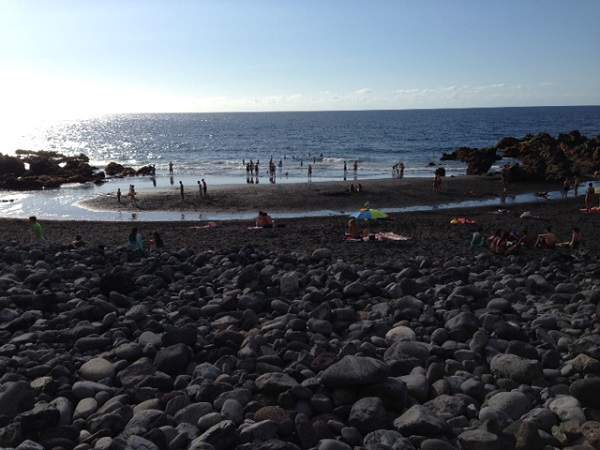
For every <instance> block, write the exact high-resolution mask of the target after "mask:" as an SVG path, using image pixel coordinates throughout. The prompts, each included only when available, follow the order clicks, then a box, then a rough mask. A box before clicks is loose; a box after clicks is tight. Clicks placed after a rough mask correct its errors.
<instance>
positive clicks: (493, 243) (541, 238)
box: [470, 226, 583, 256]
mask: <svg viewBox="0 0 600 450" xmlns="http://www.w3.org/2000/svg"><path fill="white" fill-rule="evenodd" d="M582 242H583V236H582V234H581V230H580V229H579V228H578V227H573V229H572V231H571V239H570V240H569V241H566V242H560V241H559V239H558V237H557V236H556V234H555V233H554V232H553V231H552V227H551V226H547V227H546V229H545V231H544V232H543V233H539V234H535V233H532V232H531V231H530V230H529V229H528V228H524V229H523V230H521V231H518V230H511V231H507V230H502V229H496V230H495V231H494V232H493V233H492V235H491V236H489V237H487V238H486V237H485V235H484V231H483V227H479V228H478V229H477V231H475V232H473V234H472V236H471V243H470V248H471V249H474V250H477V249H483V248H488V249H489V250H490V251H491V252H492V253H495V254H497V255H506V256H508V255H514V254H515V253H517V252H519V251H520V250H521V249H532V248H539V249H548V250H553V249H555V248H557V247H566V248H571V249H578V248H580V246H581V244H582Z"/></svg>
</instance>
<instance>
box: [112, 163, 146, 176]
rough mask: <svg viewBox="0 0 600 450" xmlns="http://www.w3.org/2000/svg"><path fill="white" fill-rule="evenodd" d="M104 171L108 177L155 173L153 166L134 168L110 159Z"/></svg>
mask: <svg viewBox="0 0 600 450" xmlns="http://www.w3.org/2000/svg"><path fill="white" fill-rule="evenodd" d="M104 171H105V172H106V175H108V176H110V177H133V176H150V175H154V174H155V173H156V170H155V168H154V166H142V167H140V168H139V169H137V170H135V169H134V168H133V167H128V166H123V165H122V164H119V163H116V162H112V161H111V162H109V163H108V164H107V165H106V168H105V169H104Z"/></svg>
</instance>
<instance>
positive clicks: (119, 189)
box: [117, 188, 121, 203]
mask: <svg viewBox="0 0 600 450" xmlns="http://www.w3.org/2000/svg"><path fill="white" fill-rule="evenodd" d="M117 201H118V202H119V203H121V188H117Z"/></svg>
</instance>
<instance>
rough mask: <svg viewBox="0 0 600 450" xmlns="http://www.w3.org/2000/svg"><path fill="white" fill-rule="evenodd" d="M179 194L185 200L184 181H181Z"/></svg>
mask: <svg viewBox="0 0 600 450" xmlns="http://www.w3.org/2000/svg"><path fill="white" fill-rule="evenodd" d="M179 195H180V196H181V201H183V198H184V194H183V182H181V181H180V182H179Z"/></svg>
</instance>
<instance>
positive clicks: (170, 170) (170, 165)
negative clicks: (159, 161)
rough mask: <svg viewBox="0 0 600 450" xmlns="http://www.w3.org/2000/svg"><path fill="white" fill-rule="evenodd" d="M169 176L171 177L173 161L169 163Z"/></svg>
mask: <svg viewBox="0 0 600 450" xmlns="http://www.w3.org/2000/svg"><path fill="white" fill-rule="evenodd" d="M169 174H171V175H173V161H169Z"/></svg>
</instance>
